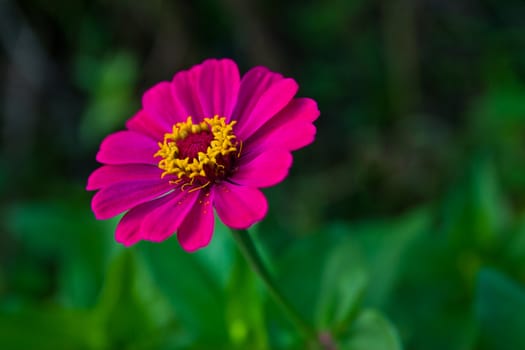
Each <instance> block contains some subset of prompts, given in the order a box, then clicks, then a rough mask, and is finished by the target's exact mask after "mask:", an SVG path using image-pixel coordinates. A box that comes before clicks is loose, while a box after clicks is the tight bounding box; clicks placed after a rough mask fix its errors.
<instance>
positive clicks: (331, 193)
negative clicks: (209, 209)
mask: <svg viewBox="0 0 525 350" xmlns="http://www.w3.org/2000/svg"><path fill="white" fill-rule="evenodd" d="M0 47H1V50H0V52H1V55H0V65H1V69H0V86H1V88H0V111H1V113H0V117H1V121H0V125H1V148H0V151H1V153H0V193H1V197H0V218H1V220H0V348H1V349H5V350H11V349H24V350H25V349H53V350H55V349H179V348H181V349H221V348H223V349H304V348H306V346H307V345H306V344H305V343H304V340H303V339H302V338H301V337H300V336H299V334H298V333H297V332H296V330H295V328H294V327H293V325H292V324H291V323H290V322H289V321H288V320H287V319H286V317H285V316H284V315H283V314H282V312H281V311H280V310H279V309H278V307H277V306H276V305H275V304H274V303H273V302H272V300H270V298H269V297H268V295H267V293H266V291H265V290H264V288H263V287H262V286H261V284H260V283H259V281H258V280H257V278H256V277H255V276H254V275H253V274H252V273H251V271H250V270H249V267H248V266H247V264H246V263H245V262H244V260H243V259H242V257H241V256H240V255H239V253H238V252H237V250H236V248H235V246H234V244H233V241H232V238H231V237H230V235H229V232H228V230H227V229H225V228H224V227H222V226H220V225H219V226H218V227H217V229H216V233H215V236H214V239H213V242H212V244H211V245H210V246H209V247H208V248H206V249H203V250H201V251H199V252H197V253H195V254H187V253H184V252H182V250H181V249H180V248H179V247H178V245H177V242H176V239H170V240H169V241H167V242H165V243H163V244H152V243H140V244H138V245H137V246H135V247H133V248H131V249H123V248H122V247H120V246H118V245H117V244H116V243H115V242H114V240H113V232H114V228H115V225H116V222H117V220H118V218H117V219H115V220H109V221H104V222H97V221H96V220H95V219H94V217H93V214H92V213H91V209H90V198H91V196H92V194H90V193H86V191H85V190H84V187H85V183H86V179H87V176H88V175H89V173H90V172H91V171H92V170H94V169H95V168H96V167H97V164H96V162H95V160H94V159H95V154H96V151H97V149H98V144H99V142H100V141H101V140H102V139H103V138H104V137H105V136H106V135H107V134H109V133H111V132H113V131H116V130H119V129H122V128H123V125H124V122H125V121H126V119H127V118H129V117H130V116H131V115H132V114H133V113H134V112H135V111H136V110H137V109H138V108H139V106H140V99H141V96H142V93H143V92H144V91H145V90H146V89H147V88H148V87H150V86H152V85H153V84H155V83H157V82H159V81H162V80H169V79H171V77H172V76H173V74H174V73H175V72H177V71H178V70H181V69H186V68H189V67H190V66H192V65H194V64H196V63H199V62H201V61H202V60H203V59H205V58H208V57H230V58H233V59H234V60H235V61H236V62H237V63H238V64H239V66H240V69H241V72H246V71H247V70H248V69H250V68H251V67H253V66H256V65H264V66H267V67H269V68H270V69H272V70H275V71H278V72H281V73H283V74H284V75H286V76H290V77H294V78H295V79H296V80H297V82H298V83H299V85H300V91H299V95H300V96H308V97H312V98H314V99H315V100H316V101H318V104H319V108H320V110H321V117H320V118H319V120H318V121H317V122H316V125H317V127H318V135H317V138H316V142H315V143H314V144H312V145H311V146H309V147H307V148H305V149H303V150H300V151H298V152H296V153H295V158H294V166H293V168H292V170H291V173H290V176H289V177H288V179H287V180H286V181H284V182H283V183H282V184H280V185H278V186H276V187H275V188H271V189H268V190H266V191H265V193H266V194H267V196H268V198H269V202H270V213H269V215H268V217H267V218H266V219H265V220H264V221H263V222H262V223H261V224H259V225H257V226H256V227H254V228H253V229H252V234H253V236H254V238H255V239H256V241H257V244H258V246H259V247H260V248H261V251H262V253H263V255H264V256H265V257H266V258H267V260H268V261H269V264H270V265H271V267H272V270H273V272H274V273H275V275H276V276H277V279H278V281H279V284H280V285H281V287H282V288H283V290H284V292H285V293H286V294H287V295H288V296H289V297H290V299H292V301H293V303H294V304H295V306H296V307H297V308H298V309H299V310H300V312H301V313H302V314H303V315H304V317H306V318H307V319H308V320H309V321H310V322H312V323H313V324H315V325H316V327H318V329H323V330H327V331H329V332H331V333H332V334H333V336H334V337H335V338H336V339H337V342H338V343H339V345H340V346H341V349H355V350H359V349H363V350H368V349H370V350H376V349H377V350H382V349H387V350H388V349H401V348H404V349H436V350H437V349H452V350H453V349H458V350H459V349H525V216H524V214H525V2H523V1H520V0H505V1H501V0H478V1H474V0H472V1H469V0H461V1H457V0H369V1H365V0H333V1H322V0H309V1H299V0H291V1H279V0H268V1H262V0H254V1H243V0H222V1H213V0H193V1H168V0H149V1H125V0H104V1H102V0H79V1H58V0H19V1H14V0H2V1H0Z"/></svg>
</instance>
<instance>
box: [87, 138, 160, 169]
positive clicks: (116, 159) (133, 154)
mask: <svg viewBox="0 0 525 350" xmlns="http://www.w3.org/2000/svg"><path fill="white" fill-rule="evenodd" d="M158 150H159V145H158V144H157V142H155V141H154V140H153V139H151V138H149V137H148V136H146V135H143V134H139V133H137V132H135V131H118V132H116V133H114V134H111V135H109V136H108V137H106V138H105V139H104V141H102V144H101V145H100V149H99V151H98V153H97V161H99V162H100V163H105V164H115V165H116V164H130V163H142V164H154V165H156V164H157V161H156V160H155V158H154V157H153V155H154V154H155V153H156V152H157V151H158Z"/></svg>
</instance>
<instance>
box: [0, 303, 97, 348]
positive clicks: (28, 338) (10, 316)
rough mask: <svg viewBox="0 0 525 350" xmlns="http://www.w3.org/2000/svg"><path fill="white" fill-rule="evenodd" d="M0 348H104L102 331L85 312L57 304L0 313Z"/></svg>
mask: <svg viewBox="0 0 525 350" xmlns="http://www.w3.org/2000/svg"><path fill="white" fill-rule="evenodd" d="M0 349H6V350H27V349H39V350H69V349H79V350H83V349H86V350H88V349H90V350H91V349H93V350H95V349H105V346H104V338H103V333H102V330H101V328H100V327H98V325H97V324H96V323H95V322H94V319H93V318H92V317H91V315H90V314H88V313H87V312H85V311H74V310H65V309H61V308H58V307H47V308H42V309H37V308H31V309H27V310H24V311H18V312H8V313H2V312H0Z"/></svg>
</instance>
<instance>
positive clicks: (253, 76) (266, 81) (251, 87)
mask: <svg viewBox="0 0 525 350" xmlns="http://www.w3.org/2000/svg"><path fill="white" fill-rule="evenodd" d="M252 71H254V72H253V73H251V72H252ZM252 71H250V72H248V73H247V74H246V76H245V77H244V78H243V80H242V82H241V87H240V91H239V97H238V106H237V108H236V109H235V111H234V115H233V119H235V120H237V121H238V125H237V128H236V130H235V133H236V135H237V136H238V137H239V138H240V139H241V140H245V139H247V138H248V137H249V136H250V135H252V134H253V133H254V132H255V131H256V130H257V129H258V128H259V127H261V126H262V125H263V124H264V123H266V122H267V121H268V120H269V119H270V118H272V117H273V116H274V115H276V114H277V113H278V112H279V111H280V110H282V109H283V108H284V107H285V106H286V105H287V104H288V103H289V102H290V100H291V99H292V98H293V97H294V95H295V94H296V92H297V89H298V86H297V83H296V82H295V81H294V80H293V79H285V78H282V77H281V76H280V75H278V74H275V73H271V72H269V71H265V70H262V69H258V70H255V69H254V70H252Z"/></svg>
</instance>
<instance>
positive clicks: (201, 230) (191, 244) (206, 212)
mask: <svg viewBox="0 0 525 350" xmlns="http://www.w3.org/2000/svg"><path fill="white" fill-rule="evenodd" d="M198 192H200V193H199V198H198V200H197V202H196V203H195V205H194V206H193V208H192V209H191V210H190V212H189V213H188V215H187V216H186V218H185V219H184V220H183V221H182V224H181V225H180V227H179V231H178V232H177V238H178V240H179V243H180V245H181V246H182V248H183V249H184V250H186V251H187V252H193V251H195V250H197V249H199V248H202V247H205V246H207V245H208V243H210V240H211V237H212V235H213V225H214V217H213V207H212V205H211V202H212V201H213V192H210V191H198Z"/></svg>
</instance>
